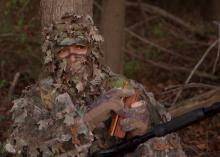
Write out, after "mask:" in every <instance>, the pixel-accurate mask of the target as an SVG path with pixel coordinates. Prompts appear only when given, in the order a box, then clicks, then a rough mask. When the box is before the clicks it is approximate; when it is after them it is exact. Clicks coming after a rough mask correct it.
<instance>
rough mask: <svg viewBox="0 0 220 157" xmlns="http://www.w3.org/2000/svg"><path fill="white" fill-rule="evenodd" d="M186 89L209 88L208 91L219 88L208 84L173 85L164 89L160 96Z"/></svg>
mask: <svg viewBox="0 0 220 157" xmlns="http://www.w3.org/2000/svg"><path fill="white" fill-rule="evenodd" d="M187 88H209V89H216V88H220V86H215V85H209V84H204V83H189V84H187V85H185V86H184V85H182V84H181V85H173V86H170V87H167V88H165V92H162V93H161V94H160V95H164V94H167V93H171V92H176V91H178V90H180V89H187Z"/></svg>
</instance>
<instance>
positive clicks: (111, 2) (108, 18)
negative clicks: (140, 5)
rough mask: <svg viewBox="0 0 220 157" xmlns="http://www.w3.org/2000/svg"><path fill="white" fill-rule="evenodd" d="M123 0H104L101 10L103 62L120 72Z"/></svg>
mask: <svg viewBox="0 0 220 157" xmlns="http://www.w3.org/2000/svg"><path fill="white" fill-rule="evenodd" d="M124 23H125V0H104V1H103V12H102V34H103V36H104V39H105V42H104V45H103V50H104V60H103V62H104V63H105V64H107V65H108V66H110V68H111V69H112V70H113V71H114V72H116V73H121V72H122V66H123V46H124Z"/></svg>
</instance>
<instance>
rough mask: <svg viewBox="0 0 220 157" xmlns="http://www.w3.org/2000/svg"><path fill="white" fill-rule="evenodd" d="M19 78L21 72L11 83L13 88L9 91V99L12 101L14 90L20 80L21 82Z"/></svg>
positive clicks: (17, 73)
mask: <svg viewBox="0 0 220 157" xmlns="http://www.w3.org/2000/svg"><path fill="white" fill-rule="evenodd" d="M19 77H20V72H16V74H15V76H14V79H13V81H12V83H11V86H10V88H9V91H8V99H9V100H11V99H12V95H13V93H14V89H15V86H16V85H17V83H18V80H19Z"/></svg>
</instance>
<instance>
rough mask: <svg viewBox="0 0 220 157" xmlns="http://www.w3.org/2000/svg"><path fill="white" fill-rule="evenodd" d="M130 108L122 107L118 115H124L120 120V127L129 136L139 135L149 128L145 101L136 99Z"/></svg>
mask: <svg viewBox="0 0 220 157" xmlns="http://www.w3.org/2000/svg"><path fill="white" fill-rule="evenodd" d="M131 106H132V107H131V108H128V107H127V108H124V109H123V110H122V112H120V113H119V114H120V116H122V117H124V119H122V120H121V121H120V124H121V126H122V129H123V130H124V131H125V132H128V135H129V136H132V137H133V136H141V135H143V134H145V133H146V132H147V130H148V128H149V112H148V109H147V103H146V102H145V101H138V102H135V103H133V104H132V105H131Z"/></svg>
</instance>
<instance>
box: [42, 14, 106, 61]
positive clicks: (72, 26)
mask: <svg viewBox="0 0 220 157" xmlns="http://www.w3.org/2000/svg"><path fill="white" fill-rule="evenodd" d="M43 37H44V43H43V46H42V51H43V53H44V54H45V57H44V63H45V64H48V63H50V62H53V61H54V60H55V58H56V54H57V52H59V51H60V50H61V49H62V48H64V47H66V46H71V45H79V46H86V47H88V48H89V49H90V51H91V53H90V54H89V55H90V57H92V58H93V60H94V59H95V60H97V59H98V58H99V57H100V55H101V51H100V44H101V43H102V42H103V38H102V36H101V35H100V34H99V33H98V30H97V28H96V27H95V26H94V23H93V20H92V18H91V17H90V16H78V15H75V14H66V15H65V16H63V17H62V19H61V21H59V22H56V23H54V24H51V25H50V26H49V27H47V28H44V29H43Z"/></svg>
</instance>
